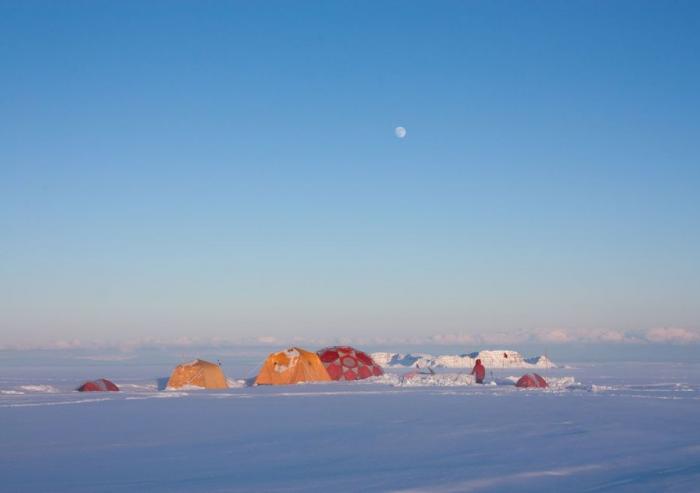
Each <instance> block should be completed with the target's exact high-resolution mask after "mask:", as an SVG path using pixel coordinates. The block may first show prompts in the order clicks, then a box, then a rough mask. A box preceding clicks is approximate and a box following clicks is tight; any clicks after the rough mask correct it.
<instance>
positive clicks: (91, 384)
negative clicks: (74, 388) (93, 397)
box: [78, 378, 119, 392]
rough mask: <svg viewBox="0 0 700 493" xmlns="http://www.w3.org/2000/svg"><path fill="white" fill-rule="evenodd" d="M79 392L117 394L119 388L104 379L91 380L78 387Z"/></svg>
mask: <svg viewBox="0 0 700 493" xmlns="http://www.w3.org/2000/svg"><path fill="white" fill-rule="evenodd" d="M78 391H79V392H119V387H117V386H116V385H114V383H113V382H110V381H109V380H107V379H106V378H100V379H99V380H91V381H88V382H85V383H84V384H82V385H81V386H80V387H78Z"/></svg>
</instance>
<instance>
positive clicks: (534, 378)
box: [515, 373, 549, 389]
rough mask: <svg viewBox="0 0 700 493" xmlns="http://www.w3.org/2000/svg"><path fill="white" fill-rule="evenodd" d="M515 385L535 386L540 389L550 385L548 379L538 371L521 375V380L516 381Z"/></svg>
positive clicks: (522, 386)
mask: <svg viewBox="0 0 700 493" xmlns="http://www.w3.org/2000/svg"><path fill="white" fill-rule="evenodd" d="M515 386H516V387H521V388H528V387H534V388H538V389H544V388H546V387H549V385H547V381H546V380H545V379H544V378H542V377H541V376H539V375H538V374H537V373H528V374H526V375H523V376H522V377H520V380H518V383H516V384H515Z"/></svg>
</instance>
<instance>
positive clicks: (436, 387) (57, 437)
mask: <svg viewBox="0 0 700 493" xmlns="http://www.w3.org/2000/svg"><path fill="white" fill-rule="evenodd" d="M81 364H82V363H81ZM86 364H89V363H86ZM251 365H252V363H251ZM171 369H172V366H171V365H162V366H159V365H148V366H137V365H134V364H133V361H132V360H125V361H113V362H101V363H100V366H98V367H91V368H85V367H82V366H74V367H69V366H61V367H58V366H56V367H37V368H25V367H21V366H7V367H4V368H3V372H2V375H1V376H0V423H2V426H0V477H2V488H0V489H2V490H3V491H22V492H30V493H31V492H49V491H50V492H57V493H61V492H68V491H70V492H103V491H105V492H106V491H109V492H122V491H123V492H126V491H149V492H161V491H172V492H189V491H216V492H223V491H226V492H228V491H246V492H248V491H274V492H290V491H312V490H318V489H325V488H332V489H333V490H334V491H348V492H350V491H370V492H373V491H396V492H398V491H404V492H462V491H505V490H517V491H518V492H535V491H537V492H540V491H651V490H653V491H670V492H676V491H678V492H680V491H683V492H687V491H694V490H696V489H697V484H700V413H698V412H697V411H698V405H699V404H700V365H698V364H680V363H677V362H674V363H659V364H649V363H643V364H639V363H614V364H588V365H582V364H577V365H576V368H550V369H544V370H542V371H537V372H538V373H539V374H541V375H542V376H543V377H544V378H545V379H546V380H547V381H548V383H549V385H550V388H549V389H518V388H516V387H515V386H514V381H515V380H517V378H519V377H520V376H521V374H522V373H524V372H527V371H532V370H523V371H522V372H520V371H513V369H512V368H506V369H497V368H495V369H492V370H491V369H490V370H489V372H488V374H487V383H488V384H487V385H478V384H475V383H473V380H472V377H471V375H469V372H468V371H467V370H459V369H457V370H454V369H441V368H437V369H436V370H435V371H436V372H435V374H424V373H423V372H425V373H427V370H415V369H410V368H408V369H407V368H406V367H404V368H397V369H389V370H388V371H387V373H386V375H384V376H381V377H375V378H372V379H369V380H366V381H358V382H324V383H317V384H302V385H290V386H283V387H274V386H249V385H246V382H249V381H250V380H249V377H250V376H249V375H247V369H248V363H246V364H241V365H239V366H236V364H235V362H230V361H224V369H225V371H226V373H227V376H228V377H229V383H235V385H236V386H235V387H234V386H233V385H232V388H229V389H217V390H199V389H198V390H187V391H182V389H178V391H168V392H164V391H159V390H158V389H159V388H161V387H160V386H159V381H160V380H162V378H163V375H167V374H169V372H170V370H171ZM416 371H420V373H416V374H415V375H413V376H412V377H410V378H404V377H405V375H406V374H407V373H412V372H416ZM90 375H106V376H107V377H108V378H110V379H111V380H112V381H114V382H115V383H116V384H117V385H118V386H119V387H120V388H121V389H122V391H121V392H110V393H95V394H91V395H90V396H86V395H85V394H84V393H80V392H75V390H74V389H75V388H76V387H77V385H79V384H80V383H81V382H82V381H83V380H85V379H86V378H88V377H89V376H90ZM25 387H28V388H29V389H31V390H27V389H26V388H25Z"/></svg>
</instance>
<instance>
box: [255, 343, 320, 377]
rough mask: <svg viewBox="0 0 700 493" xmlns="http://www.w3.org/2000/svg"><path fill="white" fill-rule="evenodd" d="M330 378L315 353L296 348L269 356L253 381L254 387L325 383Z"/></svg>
mask: <svg viewBox="0 0 700 493" xmlns="http://www.w3.org/2000/svg"><path fill="white" fill-rule="evenodd" d="M330 380H331V377H330V376H329V375H328V372H327V371H326V369H325V368H324V367H323V363H321V360H320V359H319V358H318V355H317V354H316V353H312V352H310V351H305V350H303V349H299V348H296V347H293V348H289V349H287V350H286V351H280V352H278V353H272V354H270V355H269V356H268V357H267V359H266V360H265V362H264V363H263V365H262V368H261V369H260V373H259V374H258V377H257V378H256V379H255V384H256V385H286V384H290V383H300V382H327V381H330Z"/></svg>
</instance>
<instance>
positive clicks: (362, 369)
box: [318, 346, 384, 380]
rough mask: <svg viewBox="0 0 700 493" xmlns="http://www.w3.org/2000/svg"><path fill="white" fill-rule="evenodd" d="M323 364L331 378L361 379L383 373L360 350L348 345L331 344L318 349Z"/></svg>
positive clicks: (380, 368)
mask: <svg viewBox="0 0 700 493" xmlns="http://www.w3.org/2000/svg"><path fill="white" fill-rule="evenodd" d="M318 357H319V358H321V362H322V363H323V366H324V367H326V371H327V372H328V374H329V375H330V376H331V378H332V379H333V380H361V379H363V378H369V377H376V376H379V375H384V371H383V370H382V367H381V366H379V365H378V364H377V363H375V362H374V360H373V359H372V358H371V357H370V356H369V355H368V354H367V353H364V352H362V351H359V350H357V349H355V348H353V347H350V346H333V347H327V348H323V349H321V350H320V351H318Z"/></svg>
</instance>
